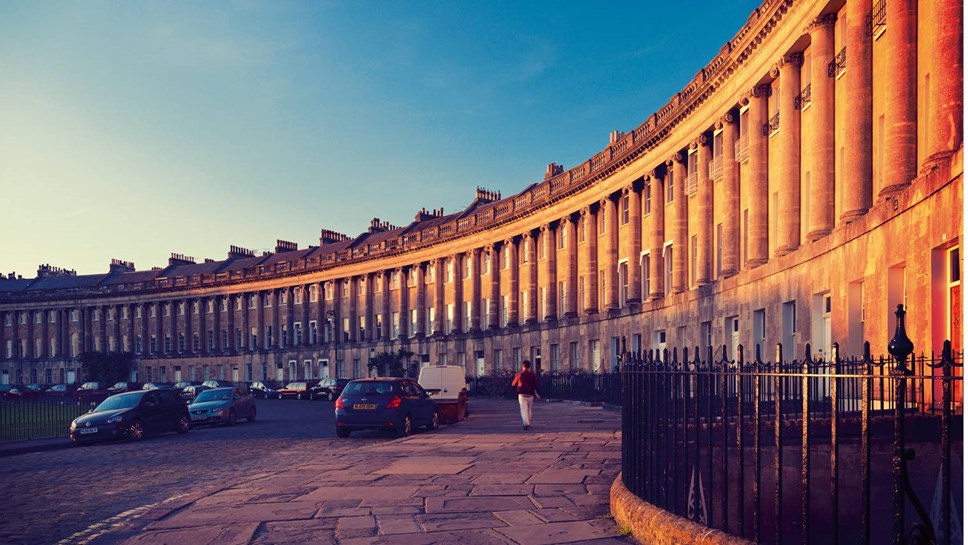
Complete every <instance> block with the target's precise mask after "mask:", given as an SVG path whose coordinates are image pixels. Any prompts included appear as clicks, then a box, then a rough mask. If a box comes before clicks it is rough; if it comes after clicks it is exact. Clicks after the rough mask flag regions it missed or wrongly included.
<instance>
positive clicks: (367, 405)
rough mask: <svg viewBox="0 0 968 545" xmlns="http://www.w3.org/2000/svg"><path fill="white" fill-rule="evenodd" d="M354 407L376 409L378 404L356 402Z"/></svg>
mask: <svg viewBox="0 0 968 545" xmlns="http://www.w3.org/2000/svg"><path fill="white" fill-rule="evenodd" d="M353 408H354V409H375V408H376V405H374V404H373V403H354V404H353Z"/></svg>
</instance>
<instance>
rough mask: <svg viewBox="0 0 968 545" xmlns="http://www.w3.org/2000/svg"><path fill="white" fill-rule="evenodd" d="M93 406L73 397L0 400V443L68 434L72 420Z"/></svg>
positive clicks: (65, 435)
mask: <svg viewBox="0 0 968 545" xmlns="http://www.w3.org/2000/svg"><path fill="white" fill-rule="evenodd" d="M92 407H93V404H91V403H88V402H78V401H74V400H73V399H69V400H63V401H62V400H53V399H24V400H10V399H8V400H3V401H0V442H3V441H24V440H28V439H48V438H52V437H67V431H68V427H70V424H71V421H72V420H74V419H75V418H77V417H78V416H80V415H82V414H84V413H86V412H87V411H89V410H91V408H92Z"/></svg>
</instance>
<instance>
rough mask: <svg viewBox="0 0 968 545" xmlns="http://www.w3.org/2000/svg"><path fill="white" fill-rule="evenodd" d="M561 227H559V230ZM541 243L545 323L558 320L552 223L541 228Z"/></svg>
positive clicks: (556, 271)
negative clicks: (542, 250) (543, 263)
mask: <svg viewBox="0 0 968 545" xmlns="http://www.w3.org/2000/svg"><path fill="white" fill-rule="evenodd" d="M560 228H561V227H559V229H560ZM541 243H542V244H544V248H545V284H546V285H547V286H548V287H547V288H545V308H544V309H542V312H544V319H545V321H552V320H555V319H557V318H558V304H557V302H558V270H557V263H558V245H557V244H555V228H554V223H549V224H546V225H542V226H541Z"/></svg>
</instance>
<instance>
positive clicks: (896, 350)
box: [887, 304, 914, 370]
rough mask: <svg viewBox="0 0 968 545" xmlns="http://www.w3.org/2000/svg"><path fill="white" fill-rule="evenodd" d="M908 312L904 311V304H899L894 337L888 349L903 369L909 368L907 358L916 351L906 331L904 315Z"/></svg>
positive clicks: (896, 312)
mask: <svg viewBox="0 0 968 545" xmlns="http://www.w3.org/2000/svg"><path fill="white" fill-rule="evenodd" d="M905 314H907V313H906V312H905V311H904V305H900V304H899V305H897V311H895V312H894V315H895V316H897V321H896V326H895V328H894V338H893V339H891V342H889V343H887V351H888V353H890V354H891V355H892V356H894V360H895V361H896V362H897V368H898V369H901V370H906V369H907V358H908V356H910V355H911V352H914V343H912V342H911V339H909V338H908V336H907V332H905V331H904V315H905Z"/></svg>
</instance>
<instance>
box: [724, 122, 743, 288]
mask: <svg viewBox="0 0 968 545" xmlns="http://www.w3.org/2000/svg"><path fill="white" fill-rule="evenodd" d="M737 120H738V118H737V116H736V114H735V113H734V112H733V111H732V110H731V111H729V112H726V115H724V116H723V118H722V119H721V120H720V123H721V124H722V128H723V182H722V183H723V270H722V274H723V277H724V278H729V277H730V276H733V275H735V274H736V273H738V272H739V261H740V254H739V241H740V225H739V217H740V212H739V163H738V162H737V161H736V139H737V138H738V133H739V130H738V127H737V124H736V122H737Z"/></svg>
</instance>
